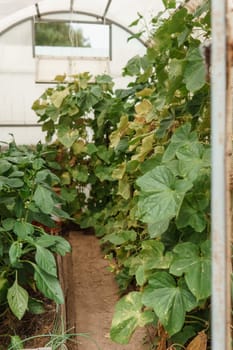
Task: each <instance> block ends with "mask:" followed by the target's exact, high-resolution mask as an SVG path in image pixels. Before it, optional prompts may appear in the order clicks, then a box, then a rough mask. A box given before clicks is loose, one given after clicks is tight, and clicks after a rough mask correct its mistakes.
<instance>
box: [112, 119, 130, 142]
mask: <svg viewBox="0 0 233 350" xmlns="http://www.w3.org/2000/svg"><path fill="white" fill-rule="evenodd" d="M128 127H129V121H128V116H127V115H123V116H122V117H121V119H120V122H119V123H118V124H117V129H116V130H115V131H113V133H112V134H111V135H110V147H113V148H115V147H116V146H117V145H118V143H119V141H120V139H121V138H122V136H124V135H125V134H126V133H127V131H128Z"/></svg>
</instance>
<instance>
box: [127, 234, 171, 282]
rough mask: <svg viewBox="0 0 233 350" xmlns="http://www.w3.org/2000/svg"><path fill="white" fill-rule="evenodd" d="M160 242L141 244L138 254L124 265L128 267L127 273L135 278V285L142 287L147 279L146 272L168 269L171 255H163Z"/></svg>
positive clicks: (151, 241) (152, 241) (162, 247)
mask: <svg viewBox="0 0 233 350" xmlns="http://www.w3.org/2000/svg"><path fill="white" fill-rule="evenodd" d="M164 249H165V247H164V245H163V243H162V242H159V241H154V240H148V241H144V242H142V250H141V251H140V253H139V254H138V255H137V256H135V257H131V258H129V261H128V262H127V263H126V264H125V265H126V266H128V267H129V273H130V274H131V275H134V274H135V276H136V280H137V283H138V284H139V285H143V284H144V283H145V282H146V280H147V279H148V276H149V274H148V272H149V271H151V270H154V269H168V268H169V266H170V263H171V260H172V253H171V252H167V253H166V254H164Z"/></svg>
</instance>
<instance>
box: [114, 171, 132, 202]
mask: <svg viewBox="0 0 233 350" xmlns="http://www.w3.org/2000/svg"><path fill="white" fill-rule="evenodd" d="M117 194H119V195H120V196H121V197H123V198H124V199H129V198H130V184H129V182H128V176H127V175H125V176H124V177H123V179H121V180H120V181H119V184H118V192H117Z"/></svg>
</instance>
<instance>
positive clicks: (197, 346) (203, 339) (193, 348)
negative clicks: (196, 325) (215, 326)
mask: <svg viewBox="0 0 233 350" xmlns="http://www.w3.org/2000/svg"><path fill="white" fill-rule="evenodd" d="M206 348H207V335H206V334H205V332H204V331H202V332H200V333H199V334H198V335H197V336H196V337H195V338H194V339H193V340H192V341H191V343H189V345H188V347H187V349H186V350H206Z"/></svg>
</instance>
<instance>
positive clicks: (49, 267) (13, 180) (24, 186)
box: [0, 141, 70, 320]
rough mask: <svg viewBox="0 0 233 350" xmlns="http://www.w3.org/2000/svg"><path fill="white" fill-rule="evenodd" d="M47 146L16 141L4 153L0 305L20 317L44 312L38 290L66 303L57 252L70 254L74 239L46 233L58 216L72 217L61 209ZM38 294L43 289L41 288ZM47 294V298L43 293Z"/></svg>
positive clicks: (0, 155)
mask: <svg viewBox="0 0 233 350" xmlns="http://www.w3.org/2000/svg"><path fill="white" fill-rule="evenodd" d="M42 153H43V147H42V145H40V144H38V145H37V147H36V148H35V149H33V150H30V149H28V148H26V147H18V146H16V144H15V142H14V141H12V142H11V143H10V144H9V145H8V146H7V147H6V148H3V149H2V150H1V153H0V310H1V317H3V318H4V315H5V314H6V313H7V312H8V310H9V309H10V311H11V312H12V313H13V314H14V315H15V316H16V317H17V318H18V319H19V320H21V319H22V317H23V316H24V314H25V312H26V311H30V312H32V313H41V312H43V303H42V302H41V300H40V299H38V300H37V299H35V298H34V297H33V295H35V292H36V291H39V292H41V293H42V295H44V296H46V297H47V298H50V299H52V300H54V301H55V302H56V303H58V304H61V303H63V302H64V299H63V292H62V290H61V287H60V284H59V281H58V277H57V265H56V260H55V254H60V255H65V253H66V252H68V251H69V250H70V246H69V243H68V242H67V241H66V240H65V239H64V238H63V237H60V236H53V235H50V234H49V233H47V232H46V228H47V229H48V230H49V229H50V228H54V226H55V223H54V217H55V216H56V217H60V218H61V219H62V218H66V219H67V218H69V215H68V214H67V213H65V212H64V211H63V210H62V209H60V208H59V206H60V204H61V202H62V199H61V198H60V197H59V196H58V195H57V194H55V192H54V191H53V186H54V185H55V184H58V183H59V179H58V177H57V176H55V175H54V174H53V173H52V172H51V171H50V170H49V169H48V168H47V167H46V164H45V161H44V160H43V157H42ZM37 294H38V293H37ZM41 299H42V298H41Z"/></svg>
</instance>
